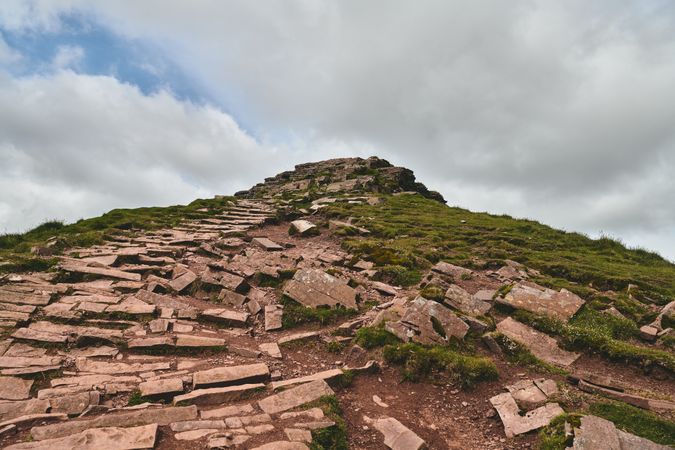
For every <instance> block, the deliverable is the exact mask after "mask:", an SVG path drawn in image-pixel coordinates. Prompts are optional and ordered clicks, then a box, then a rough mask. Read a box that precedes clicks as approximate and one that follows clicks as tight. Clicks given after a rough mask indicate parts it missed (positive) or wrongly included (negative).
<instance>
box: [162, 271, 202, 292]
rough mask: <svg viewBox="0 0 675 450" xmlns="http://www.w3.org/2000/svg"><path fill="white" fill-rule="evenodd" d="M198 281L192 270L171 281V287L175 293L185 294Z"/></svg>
mask: <svg viewBox="0 0 675 450" xmlns="http://www.w3.org/2000/svg"><path fill="white" fill-rule="evenodd" d="M196 280H197V274H195V273H194V272H192V271H191V270H186V271H185V273H183V274H182V275H180V276H179V277H177V278H176V279H174V280H171V281H169V287H170V288H171V289H173V290H174V291H176V292H178V293H180V292H183V291H184V290H185V289H187V288H188V287H190V286H191V285H192V283H194V282H195V281H196Z"/></svg>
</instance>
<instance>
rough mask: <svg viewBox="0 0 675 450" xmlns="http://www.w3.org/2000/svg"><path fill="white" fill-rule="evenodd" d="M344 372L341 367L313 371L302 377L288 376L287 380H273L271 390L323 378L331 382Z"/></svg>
mask: <svg viewBox="0 0 675 450" xmlns="http://www.w3.org/2000/svg"><path fill="white" fill-rule="evenodd" d="M343 374H344V372H343V371H342V370H341V369H329V370H324V371H322V372H317V373H313V374H311V375H306V376H304V377H297V378H290V379H288V380H281V381H274V382H273V383H272V390H273V391H276V390H277V389H281V388H285V387H288V386H293V385H296V384H303V383H309V382H311V381H316V380H324V381H326V382H331V381H332V380H335V379H337V378H339V377H341V376H342V375H343Z"/></svg>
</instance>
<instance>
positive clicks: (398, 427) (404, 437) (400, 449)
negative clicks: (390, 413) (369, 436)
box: [373, 417, 426, 450]
mask: <svg viewBox="0 0 675 450" xmlns="http://www.w3.org/2000/svg"><path fill="white" fill-rule="evenodd" d="M373 427H374V428H375V429H376V430H377V431H379V432H380V433H382V434H383V435H384V445H386V446H387V447H389V448H390V449H392V450H420V449H423V448H426V443H425V442H424V440H423V439H422V438H421V437H419V436H418V435H416V434H415V433H414V432H413V431H412V430H410V429H409V428H408V427H406V426H405V425H403V424H402V423H401V422H399V421H398V420H396V419H394V418H393V417H385V418H382V419H377V420H375V421H374V422H373Z"/></svg>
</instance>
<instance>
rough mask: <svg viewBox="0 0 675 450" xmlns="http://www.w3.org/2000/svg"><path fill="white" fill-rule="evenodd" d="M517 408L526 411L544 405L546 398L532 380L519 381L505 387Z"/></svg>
mask: <svg viewBox="0 0 675 450" xmlns="http://www.w3.org/2000/svg"><path fill="white" fill-rule="evenodd" d="M506 389H507V390H508V391H509V392H510V393H511V395H512V396H513V399H514V400H515V401H516V403H517V404H518V406H520V407H521V408H523V409H524V410H526V411H529V410H530V409H534V408H536V407H537V406H540V405H543V404H544V403H546V399H547V398H548V397H547V396H546V394H544V393H543V392H542V391H541V389H539V387H537V386H536V385H535V384H534V381H532V380H521V381H519V382H517V383H515V384H512V385H509V386H506Z"/></svg>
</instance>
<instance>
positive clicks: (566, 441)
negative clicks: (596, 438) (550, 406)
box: [538, 414, 581, 450]
mask: <svg viewBox="0 0 675 450" xmlns="http://www.w3.org/2000/svg"><path fill="white" fill-rule="evenodd" d="M565 423H569V424H570V426H572V429H574V427H579V425H581V415H580V414H561V415H559V416H558V417H556V418H554V419H553V420H552V421H551V422H550V423H549V424H548V425H547V426H545V427H544V428H542V429H541V431H539V446H538V448H539V450H565V449H566V448H568V447H571V446H572V441H573V439H574V437H573V436H569V437H568V436H567V435H566V434H565Z"/></svg>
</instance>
